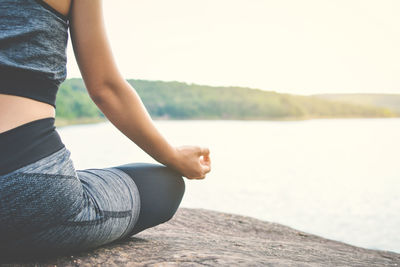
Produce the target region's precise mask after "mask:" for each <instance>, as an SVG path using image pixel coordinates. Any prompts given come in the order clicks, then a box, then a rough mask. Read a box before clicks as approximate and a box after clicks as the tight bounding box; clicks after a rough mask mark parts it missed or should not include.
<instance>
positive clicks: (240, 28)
mask: <svg viewBox="0 0 400 267" xmlns="http://www.w3.org/2000/svg"><path fill="white" fill-rule="evenodd" d="M103 6H104V16H105V23H106V28H107V33H108V38H109V41H110V43H111V46H112V50H113V54H114V56H115V58H116V61H117V64H118V66H119V69H120V71H121V73H122V74H123V76H124V77H125V78H127V79H148V80H164V81H181V82H187V83H197V84H204V85H215V86H245V87H251V88H259V89H263V90H268V91H277V92H282V93H291V94H303V95H310V94H322V93H400V49H399V48H400V16H399V13H400V1H398V0H301V1H299V0H168V1H163V0H146V1H139V0H104V2H103ZM99 56H100V55H99ZM68 77H69V78H72V77H81V75H80V73H79V69H78V67H77V66H76V62H75V61H74V58H73V52H72V48H71V46H69V48H68Z"/></svg>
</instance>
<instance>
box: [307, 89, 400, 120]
mask: <svg viewBox="0 0 400 267" xmlns="http://www.w3.org/2000/svg"><path fill="white" fill-rule="evenodd" d="M314 97H318V98H321V99H326V100H331V101H339V102H344V103H351V104H357V105H365V106H375V107H382V108H388V109H390V110H393V111H394V112H396V113H397V114H398V115H400V94H322V95H314Z"/></svg>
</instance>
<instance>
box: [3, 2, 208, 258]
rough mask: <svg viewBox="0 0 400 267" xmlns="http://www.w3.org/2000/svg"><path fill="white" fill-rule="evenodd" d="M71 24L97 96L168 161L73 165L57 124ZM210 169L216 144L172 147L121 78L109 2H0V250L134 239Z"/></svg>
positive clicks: (73, 247)
mask: <svg viewBox="0 0 400 267" xmlns="http://www.w3.org/2000/svg"><path fill="white" fill-rule="evenodd" d="M68 30H69V31H70V36H71V40H72V44H73V48H74V52H75V57H76V60H77V62H78V65H79V68H80V70H81V73H82V77H83V79H84V82H85V85H86V88H87V90H88V92H89V95H90V97H91V98H92V100H93V101H94V102H95V103H96V105H97V106H98V107H99V108H100V109H101V111H102V112H103V113H104V114H105V116H106V117H107V118H108V119H109V120H110V121H111V122H112V123H113V124H114V125H115V126H116V127H117V128H118V129H119V130H120V131H121V132H122V133H124V134H125V135H126V136H127V137H128V138H130V139H131V140H132V141H133V142H135V143H136V144H137V145H138V146H139V147H141V148H142V149H143V150H144V151H145V152H147V153H148V154H149V155H151V156H152V157H153V158H154V159H155V160H157V161H158V162H160V163H162V164H164V165H165V166H163V165H161V164H146V163H140V164H139V163H132V164H126V165H122V166H117V167H113V168H105V169H89V170H75V169H74V167H73V163H72V161H71V159H70V157H69V156H70V153H69V151H68V149H67V148H66V147H65V146H64V144H63V143H62V141H61V139H60V137H59V135H58V133H57V131H56V130H55V127H54V117H55V99H56V93H57V89H58V86H59V85H60V83H61V82H62V81H64V80H65V78H66V53H65V50H66V45H67V42H68ZM209 171H210V158H209V150H208V149H207V148H201V147H197V146H182V147H173V146H171V145H170V144H169V143H168V142H167V140H165V139H164V138H163V136H162V135H161V134H160V133H159V132H158V131H157V129H156V128H155V126H154V124H153V122H152V120H151V118H150V116H149V115H148V113H147V111H146V109H145V107H144V106H143V104H142V102H141V100H140V98H139V96H138V95H137V93H136V92H135V90H134V89H133V88H132V87H131V86H130V85H129V84H128V83H127V82H126V81H125V80H124V79H123V78H122V76H121V74H120V73H119V71H118V69H117V67H116V64H115V62H114V59H113V56H112V53H111V49H110V46H109V43H108V41H107V37H106V34H105V30H104V25H103V15H102V6H101V0H79V1H73V2H72V0H42V1H41V0H1V1H0V251H2V252H3V253H4V252H6V253H14V252H17V253H18V254H19V255H21V254H24V253H33V254H38V253H39V254H41V253H58V252H61V253H65V252H71V251H79V250H85V249H90V248H94V247H97V246H100V245H103V244H107V243H110V242H113V241H116V240H121V239H124V238H127V237H129V236H131V235H133V234H136V233H138V232H140V231H142V230H144V229H147V228H149V227H153V226H155V225H157V224H160V223H163V222H165V221H167V220H169V219H170V218H171V217H172V216H173V215H174V213H175V211H176V210H177V208H178V206H179V204H180V201H181V199H182V197H183V193H184V188H185V186H184V181H183V179H182V176H185V177H187V178H189V179H203V178H205V175H206V173H208V172H209Z"/></svg>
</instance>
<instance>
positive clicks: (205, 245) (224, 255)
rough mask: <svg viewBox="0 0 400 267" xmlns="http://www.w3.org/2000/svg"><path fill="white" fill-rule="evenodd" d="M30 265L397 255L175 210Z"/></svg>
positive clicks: (384, 259)
mask: <svg viewBox="0 0 400 267" xmlns="http://www.w3.org/2000/svg"><path fill="white" fill-rule="evenodd" d="M2 263H3V264H4V263H6V264H10V265H12V266H15V265H17V266H18V265H30V266H55V265H58V266H94V265H97V266H243V265H244V266H249V265H250V266H363V267H364V266H400V254H396V253H392V252H384V251H376V250H368V249H363V248H358V247H354V246H350V245H347V244H344V243H340V242H336V241H331V240H327V239H324V238H321V237H318V236H314V235H310V234H307V233H303V232H300V231H297V230H294V229H291V228H289V227H285V226H282V225H279V224H274V223H269V222H265V221H261V220H257V219H254V218H250V217H245V216H239V215H232V214H227V213H220V212H215V211H209V210H203V209H187V208H180V209H179V210H178V212H177V213H176V214H175V216H174V218H173V219H171V220H170V221H168V222H167V223H164V224H161V225H158V226H156V227H154V228H151V229H147V230H145V231H143V232H141V233H139V234H137V235H135V236H132V237H130V238H129V239H128V240H126V241H120V242H115V243H112V244H109V245H106V246H103V247H100V248H98V249H95V250H92V251H88V252H82V253H79V254H75V255H68V256H62V257H58V258H47V259H36V260H30V261H29V262H26V261H25V262H24V261H21V260H20V261H18V262H17V261H16V260H9V261H8V262H5V261H4V260H3V261H2Z"/></svg>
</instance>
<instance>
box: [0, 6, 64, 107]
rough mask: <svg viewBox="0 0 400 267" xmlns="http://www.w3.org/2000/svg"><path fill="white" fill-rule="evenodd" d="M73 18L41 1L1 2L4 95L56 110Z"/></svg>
mask: <svg viewBox="0 0 400 267" xmlns="http://www.w3.org/2000/svg"><path fill="white" fill-rule="evenodd" d="M68 28H69V18H68V17H66V16H64V15H63V14H61V13H59V12H57V11H56V10H55V9H54V8H52V7H51V6H50V5H48V4H47V3H45V2H43V1H41V0H1V1H0V93H1V94H8V95H16V96H23V97H27V98H31V99H35V100H38V101H40V102H44V103H48V104H50V105H52V106H54V107H56V104H55V102H56V95H57V91H58V88H59V86H60V84H61V83H62V82H63V81H64V80H65V78H66V76H67V70H66V64H67V55H66V48H67V43H68Z"/></svg>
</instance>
